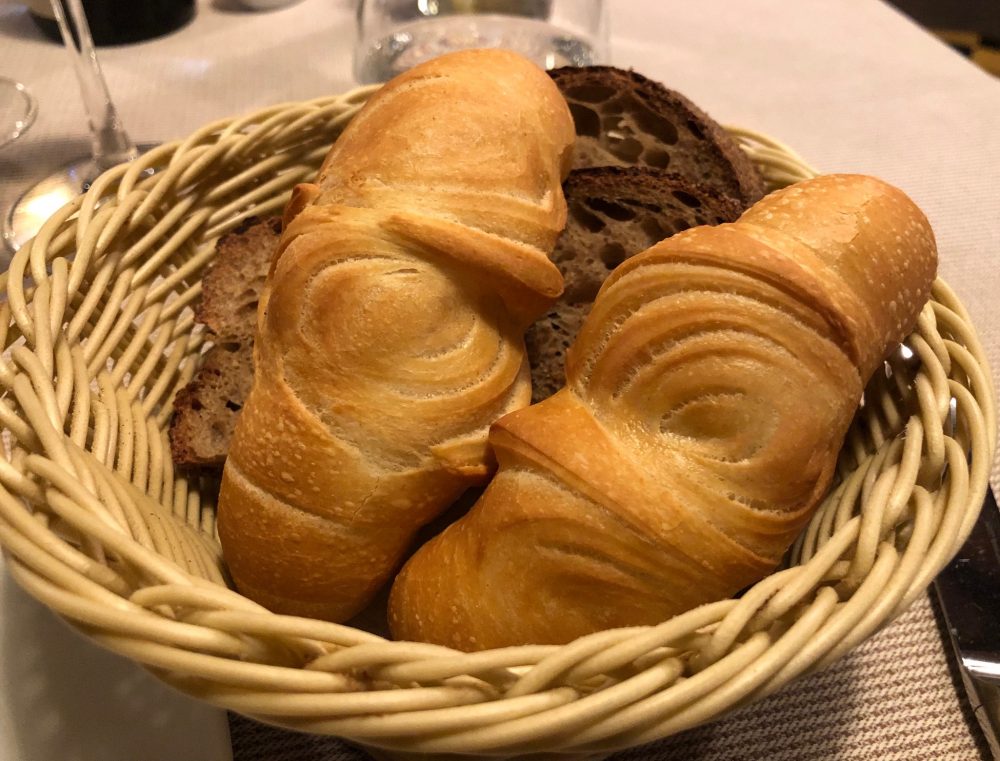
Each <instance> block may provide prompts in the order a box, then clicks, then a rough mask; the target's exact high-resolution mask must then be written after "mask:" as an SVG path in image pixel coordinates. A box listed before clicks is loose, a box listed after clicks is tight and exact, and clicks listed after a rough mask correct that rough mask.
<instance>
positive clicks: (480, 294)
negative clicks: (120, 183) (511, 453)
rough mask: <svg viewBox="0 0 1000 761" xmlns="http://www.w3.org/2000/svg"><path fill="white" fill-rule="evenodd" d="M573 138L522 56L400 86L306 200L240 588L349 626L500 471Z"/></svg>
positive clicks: (245, 484)
mask: <svg viewBox="0 0 1000 761" xmlns="http://www.w3.org/2000/svg"><path fill="white" fill-rule="evenodd" d="M572 143H573V122H572V119H571V117H570V115H569V111H568V108H567V106H566V103H565V102H564V101H563V99H562V98H561V97H560V95H559V92H558V90H557V89H556V87H555V85H554V84H553V83H552V82H551V80H550V79H549V78H548V77H547V76H546V75H545V74H544V73H543V72H542V71H541V70H540V69H538V68H537V67H535V66H534V65H533V64H531V63H529V62H528V61H526V60H524V59H523V58H521V57H519V56H517V55H514V54H513V53H508V52H503V51H486V50H481V51H469V52H463V53H455V54H451V55H448V56H443V57H441V58H438V59H436V60H434V61H431V62H429V63H427V64H424V65H422V66H419V67H417V68H415V69H413V70H411V71H409V72H408V73H406V74H403V75H401V76H400V77H397V78H396V79H394V80H393V81H392V82H390V83H389V84H387V85H386V86H385V87H384V88H383V89H382V90H380V91H379V92H378V93H377V94H376V95H375V96H373V97H372V98H371V100H370V101H369V102H368V103H367V104H366V105H365V107H364V108H363V109H362V110H361V112H360V113H359V114H358V115H357V116H356V117H355V118H354V120H353V121H352V122H351V124H350V125H349V126H348V127H347V128H346V129H345V130H344V132H343V134H342V135H341V136H340V138H339V139H338V140H337V142H336V144H335V145H334V146H333V148H332V149H331V151H330V153H329V155H328V157H327V159H326V161H325V162H324V164H323V167H322V168H321V170H320V173H319V178H318V180H317V184H316V185H307V186H300V187H298V188H296V191H295V194H294V196H293V198H292V200H291V201H290V202H289V205H288V207H287V208H286V216H285V228H284V232H283V234H282V238H281V241H280V244H279V247H278V251H277V253H276V255H275V259H274V261H273V263H272V265H271V272H270V274H269V276H268V282H267V285H266V287H265V291H264V294H263V295H262V297H261V302H260V307H259V313H258V332H257V341H256V343H255V347H254V354H255V356H254V373H255V376H254V385H253V388H252V390H251V392H250V395H249V398H248V399H247V402H246V405H245V407H244V409H243V413H242V415H241V416H240V420H239V423H238V425H237V428H236V432H235V435H234V440H233V443H232V447H231V449H230V454H229V458H228V460H227V462H226V466H225V470H224V473H223V480H222V491H221V494H220V497H219V517H218V526H219V536H220V539H221V541H222V547H223V552H224V555H225V559H226V562H227V565H228V567H229V571H230V573H231V574H232V577H233V580H234V581H235V583H236V586H237V588H238V589H239V590H240V591H241V592H243V593H244V594H246V595H247V596H248V597H250V598H252V599H254V600H256V601H258V602H260V603H261V604H263V605H265V606H266V607H268V608H270V609H272V610H275V611H278V612H282V613H289V614H298V615H306V616H311V617H315V618H323V619H329V620H334V621H337V620H344V619H346V618H348V617H350V616H351V615H353V614H354V613H355V612H357V611H358V610H359V609H360V608H362V607H363V606H364V605H365V604H366V603H367V601H368V600H369V598H370V597H371V595H372V594H373V593H374V592H375V590H376V589H378V587H379V586H381V585H382V584H383V583H384V582H385V581H386V580H387V579H388V577H389V576H390V575H391V573H392V572H393V571H394V570H395V568H396V567H397V565H398V563H399V562H400V560H401V557H402V555H403V553H404V551H405V550H406V548H407V545H408V543H409V542H410V541H411V538H412V536H413V534H414V533H415V532H416V530H417V529H418V528H419V527H420V526H421V525H423V524H424V523H426V522H427V521H428V520H430V519H431V518H432V517H433V516H434V515H435V514H437V513H438V512H440V511H441V510H443V509H444V508H445V507H447V506H448V505H449V504H450V503H451V502H452V501H454V500H455V498H456V497H457V496H458V495H459V494H461V493H462V491H464V490H465V489H466V488H467V487H468V486H469V485H471V484H475V483H481V482H482V481H484V480H485V479H486V478H487V476H488V475H489V473H490V472H491V471H492V468H493V461H492V455H491V454H490V453H489V449H488V447H487V443H486V437H487V433H488V428H489V425H490V424H491V423H492V422H493V421H495V420H496V419H497V418H499V417H500V416H501V415H503V414H504V413H506V412H509V411H511V410H514V409H517V408H519V407H523V406H525V405H526V404H527V403H528V401H529V398H530V394H531V389H530V382H529V379H528V378H529V376H528V367H527V364H526V362H525V358H524V341H523V335H524V331H525V329H526V328H527V327H528V325H530V324H531V323H532V322H533V321H534V319H535V318H536V317H538V315H539V314H540V313H541V312H543V311H544V310H545V308H546V307H547V306H548V305H549V304H551V303H552V302H553V301H554V300H555V298H556V297H557V296H558V295H559V293H560V291H561V289H562V278H561V276H560V274H559V271H558V269H557V268H556V267H555V266H554V265H553V264H552V263H551V262H550V261H549V259H548V254H549V253H550V252H551V250H552V247H553V245H554V242H555V239H556V237H557V236H558V234H559V231H560V230H561V229H562V227H563V225H564V223H565V218H566V210H565V203H564V201H563V197H562V192H561V190H560V181H561V179H562V177H563V176H564V175H565V174H566V172H567V171H568V168H569V163H570V161H571V154H572Z"/></svg>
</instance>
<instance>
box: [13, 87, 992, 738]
mask: <svg viewBox="0 0 1000 761" xmlns="http://www.w3.org/2000/svg"><path fill="white" fill-rule="evenodd" d="M371 92H372V89H371V88H364V89H358V90H354V91H352V92H350V93H347V94H345V95H342V96H338V97H331V98H323V99H318V100H314V101H309V102H303V103H292V104H284V105H278V106H274V107H272V108H268V109H264V110H262V111H259V112H257V113H254V114H251V115H249V116H246V117H243V118H239V119H228V120H223V121H219V122H216V123H214V124H210V125H207V126H206V127H204V128H203V129H201V130H199V131H197V132H196V133H194V134H193V135H191V136H190V137H189V138H187V139H186V140H183V141H179V142H175V143H171V144H167V145H163V146H160V147H158V148H156V149H154V150H152V151H151V152H149V153H147V154H145V155H144V156H142V157H141V158H140V159H138V160H137V161H135V162H133V163H132V164H128V165H122V166H118V167H115V168H113V169H111V170H110V171H108V172H106V173H105V174H103V175H102V176H101V177H100V178H99V179H98V180H97V181H96V182H95V183H94V185H93V187H91V189H90V190H89V192H88V193H87V194H86V195H85V196H83V197H81V198H79V199H77V200H76V201H74V202H73V203H71V204H69V205H67V206H66V207H64V208H63V209H61V210H60V211H59V212H57V213H56V214H55V215H54V216H53V217H52V218H51V219H50V220H49V221H48V222H47V223H46V225H45V227H44V228H43V229H42V231H41V232H40V233H39V235H38V236H37V237H36V238H35V240H34V241H33V242H32V243H30V244H29V245H28V246H26V247H25V248H24V249H22V250H21V251H19V252H18V254H17V255H16V256H15V257H14V260H13V262H12V264H11V267H10V270H9V272H8V273H7V275H6V276H4V278H3V282H4V285H5V286H6V292H7V299H6V301H5V302H3V303H2V304H0V312H2V317H0V330H2V331H3V332H2V340H3V346H4V353H3V355H2V359H0V383H2V384H3V388H4V398H3V399H2V400H0V425H2V426H3V428H4V431H5V443H6V445H7V446H6V449H7V452H6V457H5V458H2V459H0V543H2V546H3V548H4V550H5V553H6V556H7V562H8V564H9V567H10V571H11V573H12V575H13V576H14V578H15V579H16V580H17V581H18V582H19V583H20V584H21V585H22V586H23V587H24V588H25V589H26V590H27V591H28V592H29V593H30V594H31V595H33V596H34V597H36V598H37V599H39V600H40V601H42V602H43V603H44V604H46V605H47V606H49V607H50V608H52V609H53V610H55V611H57V612H58V613H59V614H60V615H62V616H63V617H64V618H66V619H67V620H69V621H70V622H72V623H73V624H74V625H75V626H76V627H77V628H78V629H80V630H81V631H83V632H84V633H85V634H86V635H88V636H89V637H90V638H91V639H93V640H94V641H95V642H97V643H98V644H100V645H102V646H104V647H106V648H109V649H111V650H113V651H115V652H117V653H120V654H122V655H125V656H127V657H129V658H131V659H133V660H135V661H137V662H138V663H141V664H143V665H144V666H146V667H147V668H148V669H150V670H151V671H152V672H153V673H154V674H156V675H157V676H158V677H159V678H160V679H162V680H163V681H164V682H167V683H169V684H170V685H173V686H174V687H176V688H178V689H180V690H182V691H184V692H186V693H188V694H190V695H193V696H195V697H197V698H199V699H201V700H204V701H207V702H209V703H212V704H215V705H218V706H222V707H225V708H228V709H231V710H234V711H237V712H240V713H243V714H246V715H250V716H253V717H255V718H258V719H260V720H263V721H266V722H270V723H274V724H279V725H282V726H286V727H290V728H293V729H297V730H302V731H306V732H313V733H319V734H331V735H339V736H342V737H344V738H347V739H348V740H350V741H352V742H355V743H358V744H361V745H364V746H367V747H369V748H372V749H378V750H376V751H374V752H377V753H388V754H390V755H397V756H398V755H407V756H409V755H414V754H416V755H419V754H430V755H432V756H437V755H439V754H445V753H449V754H451V753H454V754H463V755H469V756H473V757H485V756H494V757H497V756H499V757H510V756H517V757H522V756H523V757H534V758H542V757H546V756H548V755H549V754H558V756H559V757H560V758H573V757H576V758H601V757H603V756H605V755H607V754H609V753H611V752H612V751H614V750H617V749H621V748H625V747H629V746H634V745H638V744H641V743H645V742H649V741H652V740H655V739H657V738H661V737H664V736H666V735H669V734H673V733H676V732H679V731H681V730H684V729H686V728H689V727H692V726H694V725H696V724H699V723H703V722H706V721H710V720H712V719H713V718H716V717H718V716H719V715H721V714H722V713H724V712H726V711H727V710H729V709H731V708H733V707H735V706H739V705H743V704H746V703H748V702H751V701H755V700H759V699H761V698H762V697H764V696H766V695H768V694H770V693H773V692H774V691H775V690H778V689H780V688H781V686H782V685H784V684H785V683H787V682H788V681H789V680H792V679H794V678H796V677H798V676H800V675H802V674H805V673H808V672H810V671H814V670H816V669H821V668H823V667H824V666H826V665H828V664H830V663H831V662H833V661H834V660H836V659H837V658H839V657H840V656H841V655H843V654H844V653H846V652H847V651H848V650H850V649H851V648H852V647H854V646H855V645H857V644H858V643H860V642H861V641H862V640H864V639H865V638H866V637H868V636H869V635H871V634H872V633H873V632H875V631H876V630H878V629H879V628H880V627H882V626H884V625H885V624H886V623H887V622H889V621H891V620H892V619H893V618H894V617H896V616H897V615H899V614H900V613H901V612H902V611H903V610H905V609H906V607H907V606H908V605H909V604H910V603H911V602H912V601H913V599H914V598H915V597H916V596H918V595H919V594H921V593H922V592H923V590H924V589H925V588H926V586H927V585H928V584H929V582H930V581H931V580H932V579H933V578H934V576H935V575H936V574H937V572H938V571H939V570H940V569H941V568H942V566H944V565H945V564H946V563H947V562H948V560H949V559H950V558H951V557H952V556H953V555H954V553H955V552H956V551H957V550H958V548H959V546H960V545H961V543H962V542H963V540H964V538H965V537H966V536H967V535H968V533H969V531H970V530H971V528H972V524H973V523H974V521H975V519H976V516H977V514H978V510H979V506H980V504H981V502H982V496H983V491H984V489H985V488H986V485H987V479H988V476H989V471H990V467H991V464H992V461H993V452H994V447H995V439H996V419H995V402H994V398H993V386H992V381H991V378H990V375H989V370H988V367H987V365H986V362H985V359H984V355H983V352H982V349H981V347H980V345H979V342H978V339H977V337H976V334H975V331H974V329H973V328H972V326H971V324H970V322H969V318H968V315H967V313H966V311H965V310H964V308H963V307H962V305H961V303H960V302H959V301H958V299H957V298H956V297H955V295H954V294H953V293H952V292H951V291H950V290H949V288H948V287H947V286H946V285H945V284H944V283H942V282H940V281H938V282H937V283H936V284H935V286H934V291H933V300H932V302H931V303H929V304H928V305H927V306H926V307H925V308H924V310H923V312H922V314H921V316H920V319H919V323H918V327H917V330H916V332H915V333H914V335H913V336H911V338H910V339H909V340H908V341H907V346H906V347H904V349H903V350H902V352H901V353H899V354H898V355H895V356H894V357H893V358H891V359H890V360H889V361H888V362H887V363H886V367H885V372H884V373H879V374H877V377H876V378H875V379H874V380H873V381H872V383H871V384H870V385H869V387H868V389H867V390H866V392H865V397H864V401H863V403H862V405H861V408H860V409H859V413H858V416H857V419H856V421H855V423H854V425H853V426H852V428H851V431H850V433H849V435H848V438H847V441H846V443H845V445H844V448H843V452H842V456H841V460H840V465H839V479H838V481H837V485H836V486H835V488H834V490H833V491H832V492H831V494H830V495H829V496H828V498H827V499H826V500H825V502H824V503H823V506H822V508H821V509H820V510H819V512H818V513H817V514H816V516H815V518H814V519H813V520H812V521H811V523H810V524H809V525H808V527H807V528H806V530H805V531H804V532H803V534H802V535H801V537H800V538H799V539H798V541H797V542H796V544H795V545H794V547H793V549H792V550H791V551H790V553H789V556H788V558H787V562H786V564H785V565H784V566H783V567H782V569H781V570H779V571H777V572H775V573H774V574H772V575H771V576H769V577H767V578H766V579H764V580H763V581H761V582H760V583H758V584H756V585H755V586H753V587H752V588H751V589H749V590H747V591H746V592H745V593H744V594H743V595H742V596H741V597H739V599H731V600H721V601H718V602H715V603H712V604H709V605H705V606H702V607H700V608H697V609H695V610H692V611H689V612H687V613H685V614H683V615H681V616H677V617H675V618H673V619H671V620H669V621H666V622H664V623H662V624H660V625H658V626H654V627H638V628H632V629H620V630H613V631H605V632H600V633H597V634H594V635H591V636H588V637H584V638H582V639H580V640H577V641H576V642H573V643H571V644H569V645H566V646H563V647H555V646H527V647H515V648H507V649H502V650H492V651H486V652H480V653H473V654H465V653H459V652H455V651H450V650H447V649H445V648H441V647H437V646H430V645H421V644H411V643H401V642H389V641H386V640H384V639H382V638H380V637H378V636H376V635H373V634H370V633H368V632H366V631H362V630H360V629H354V628H351V627H348V626H342V625H336V624H331V623H325V622H320V621H315V620H310V619H303V618H293V617H285V616H278V615H274V614H272V613H270V612H268V611H266V610H264V609H263V608H261V607H259V606H258V605H256V604H255V603H253V602H251V601H249V600H247V599H246V598H244V597H242V596H240V595H239V594H237V593H236V592H235V591H233V590H231V589H229V588H228V587H227V586H226V578H225V572H224V570H223V567H222V560H221V555H220V550H219V546H218V543H217V540H216V537H215V526H214V502H213V500H214V497H215V493H216V491H217V489H218V484H217V483H216V482H213V480H212V479H210V478H206V477H201V476H191V475H185V474H181V473H179V472H175V471H174V469H173V466H172V464H171V460H170V454H169V448H168V445H167V438H166V433H165V431H166V425H167V423H168V421H169V418H170V414H171V399H172V397H173V395H174V393H175V392H176V391H177V389H179V388H180V387H182V386H183V385H184V384H186V383H187V382H188V380H189V379H190V378H191V376H192V374H193V372H194V370H195V366H196V363H197V360H198V355H199V353H200V352H201V351H202V349H203V348H204V346H205V345H206V342H207V340H208V338H207V336H206V335H205V334H204V333H203V332H202V331H201V329H200V327H198V326H196V324H195V322H194V319H193V312H192V305H193V304H194V303H195V301H196V300H197V298H198V296H199V293H200V288H201V282H200V278H201V274H202V272H203V270H204V268H205V266H206V265H207V264H208V262H209V261H210V259H211V258H212V256H213V254H214V242H215V240H216V238H217V237H218V236H219V235H220V234H222V233H224V232H226V231H227V230H229V229H231V228H233V227H234V226H236V225H237V224H238V223H239V222H240V221H241V220H242V219H244V218H246V217H248V216H250V215H254V214H256V215H260V214H267V213H273V212H276V211H278V210H279V209H280V208H281V207H282V205H283V204H284V201H285V200H286V198H287V195H288V192H289V190H290V189H291V187H292V186H293V185H294V184H295V183H297V182H300V181H302V180H305V179H307V178H310V177H311V176H312V175H313V174H314V172H315V170H316V168H317V167H318V165H319V163H320V162H321V160H322V158H323V157H324V155H325V154H326V151H327V149H328V148H329V145H330V144H331V142H332V141H333V140H334V139H335V137H336V136H337V134H338V132H339V130H340V129H341V128H342V127H343V125H344V124H345V123H346V122H347V121H348V120H349V119H350V118H351V116H352V115H353V114H354V113H355V112H356V111H357V109H358V108H359V107H360V106H361V105H362V104H363V103H364V101H365V99H366V98H367V97H368V95H369V94H370V93H371ZM733 132H734V133H735V135H736V136H737V138H738V140H739V141H740V143H741V145H742V146H743V147H744V149H745V150H746V151H747V152H748V153H749V155H750V156H751V157H752V159H753V160H754V161H755V162H756V163H757V165H758V166H759V168H760V169H761V171H762V172H763V174H764V176H765V178H766V181H767V183H768V185H769V187H770V188H775V187H779V186H783V185H786V184H789V183H791V182H794V181H797V180H800V179H805V178H807V177H809V176H812V175H813V174H814V172H813V171H812V170H811V169H810V168H809V167H808V166H807V165H806V164H805V163H804V162H803V161H802V160H801V159H800V158H799V157H798V156H796V155H795V153H794V152H792V151H791V150H789V149H788V148H786V147H784V146H782V145H780V144H779V143H777V142H774V141H772V140H770V139H768V138H765V137H763V136H761V135H757V134H754V133H751V132H748V131H744V130H733ZM153 170H155V171H153Z"/></svg>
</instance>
